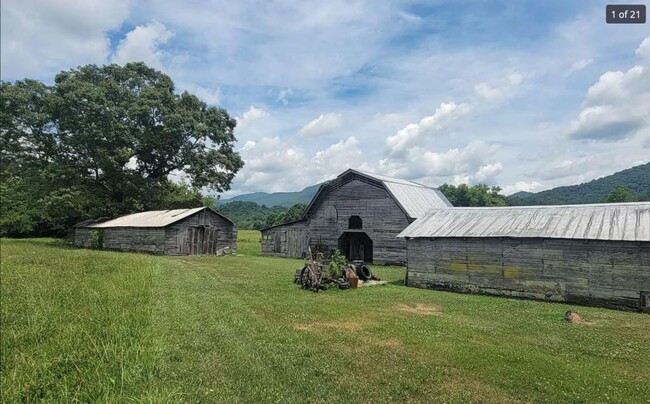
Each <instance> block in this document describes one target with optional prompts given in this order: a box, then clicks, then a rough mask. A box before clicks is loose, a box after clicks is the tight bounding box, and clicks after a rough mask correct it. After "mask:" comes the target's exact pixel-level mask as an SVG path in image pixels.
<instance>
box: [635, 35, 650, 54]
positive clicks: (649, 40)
mask: <svg viewBox="0 0 650 404" xmlns="http://www.w3.org/2000/svg"><path fill="white" fill-rule="evenodd" d="M635 53H636V54H637V55H639V56H641V57H642V58H650V35H649V36H648V37H646V38H645V39H644V40H643V41H642V42H641V44H640V45H639V47H638V48H636V51H635Z"/></svg>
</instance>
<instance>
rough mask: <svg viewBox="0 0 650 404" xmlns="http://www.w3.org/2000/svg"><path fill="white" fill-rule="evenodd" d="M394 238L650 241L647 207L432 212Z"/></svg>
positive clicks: (649, 207) (649, 205) (649, 209)
mask: <svg viewBox="0 0 650 404" xmlns="http://www.w3.org/2000/svg"><path fill="white" fill-rule="evenodd" d="M397 237H408V238H417V237H539V238H568V239H586V240H622V241H650V202H638V203H616V204H613V203H611V204H595V205H564V206H510V207H498V208H497V207H494V208H447V209H432V210H430V211H429V212H427V213H426V214H425V215H424V216H422V217H421V218H419V219H418V220H416V221H415V222H413V223H411V225H410V226H408V227H407V228H406V229H404V230H403V231H402V232H401V233H400V234H399V235H398V236H397Z"/></svg>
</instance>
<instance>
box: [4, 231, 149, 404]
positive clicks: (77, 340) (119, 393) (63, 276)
mask: <svg viewBox="0 0 650 404" xmlns="http://www.w3.org/2000/svg"><path fill="white" fill-rule="evenodd" d="M1 246H2V270H1V274H0V275H1V282H2V283H1V292H2V294H1V307H2V309H1V322H2V323H1V325H2V343H1V360H0V374H1V376H2V377H1V379H2V380H1V383H2V399H3V401H4V402H15V401H23V402H32V401H39V400H47V401H53V402H70V401H73V400H78V401H86V402H89V401H122V400H125V399H128V398H132V397H141V396H142V395H143V393H146V391H147V389H148V386H149V384H150V383H151V381H152V380H153V379H154V377H155V373H156V369H157V364H158V361H159V358H160V355H161V341H160V339H159V337H158V336H156V335H154V334H152V332H151V328H150V325H151V312H152V290H153V283H154V276H155V275H154V272H155V263H156V259H155V258H154V257H151V256H147V255H139V254H121V253H116V252H104V251H92V250H79V249H73V248H67V247H65V246H62V245H61V244H60V243H58V242H54V241H42V240H41V241H35V240H20V241H16V240H11V241H7V240H3V241H2V245H1Z"/></svg>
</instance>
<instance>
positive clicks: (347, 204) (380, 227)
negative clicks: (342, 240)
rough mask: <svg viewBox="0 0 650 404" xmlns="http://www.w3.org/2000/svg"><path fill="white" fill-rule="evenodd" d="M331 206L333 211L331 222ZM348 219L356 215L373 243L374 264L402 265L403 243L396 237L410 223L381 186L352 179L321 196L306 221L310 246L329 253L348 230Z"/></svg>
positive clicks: (404, 245) (404, 251) (404, 249)
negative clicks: (333, 217)
mask: <svg viewBox="0 0 650 404" xmlns="http://www.w3.org/2000/svg"><path fill="white" fill-rule="evenodd" d="M330 207H334V208H335V209H336V212H337V214H336V217H335V219H336V220H332V215H331V213H330V214H328V212H331V209H329V208H330ZM351 216H359V217H360V218H361V220H362V229H361V231H363V232H364V233H366V234H367V235H368V237H370V239H371V240H372V242H373V250H374V251H373V258H374V262H375V263H405V262H406V242H405V241H404V240H403V239H398V238H396V237H397V235H398V234H399V233H400V232H401V231H402V230H403V229H404V228H406V226H408V225H409V220H408V218H407V217H406V215H405V214H404V212H403V211H402V210H401V208H400V207H399V206H398V205H397V204H396V203H395V201H394V200H393V198H392V197H391V196H390V195H389V194H388V192H386V190H385V189H384V188H383V186H376V185H372V184H369V183H367V182H363V181H359V180H356V179H355V180H352V181H349V182H347V183H345V184H343V185H342V186H340V187H338V188H336V189H334V190H332V191H331V192H329V193H328V194H327V195H324V197H323V200H322V202H321V203H320V204H319V206H318V207H317V209H316V210H315V211H314V212H313V213H312V216H311V217H310V218H309V233H310V244H311V246H312V247H315V246H316V245H319V246H322V248H323V249H326V250H330V249H336V248H338V239H339V237H341V235H342V234H343V233H344V232H346V231H348V225H349V219H350V217H351Z"/></svg>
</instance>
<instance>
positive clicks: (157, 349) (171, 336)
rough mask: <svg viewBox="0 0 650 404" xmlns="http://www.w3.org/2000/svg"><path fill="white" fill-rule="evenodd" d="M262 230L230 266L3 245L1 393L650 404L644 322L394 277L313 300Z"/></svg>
mask: <svg viewBox="0 0 650 404" xmlns="http://www.w3.org/2000/svg"><path fill="white" fill-rule="evenodd" d="M256 237H259V233H252V232H250V233H249V232H240V240H239V248H238V253H239V254H241V255H240V256H227V257H153V256H147V255H141V254H130V253H112V252H101V251H91V250H77V249H71V248H67V247H65V246H61V245H59V244H56V243H51V242H45V243H44V242H38V243H37V242H30V241H14V240H5V241H3V243H2V312H1V313H2V365H1V366H2V367H1V368H0V371H1V374H0V376H1V378H2V396H3V400H5V401H7V402H12V401H20V400H23V401H27V400H28V399H29V401H35V400H39V399H45V400H49V401H72V400H79V401H98V400H99V401H127V400H129V399H132V400H136V401H161V400H162V401H164V400H168V401H174V402H176V401H186V402H199V401H201V402H269V401H274V402H307V401H309V402H387V401H415V402H459V403H460V402H518V401H522V402H530V401H536V402H538V401H539V402H602V401H613V402H639V401H643V400H645V399H647V397H650V375H649V374H648V372H647V364H648V363H649V362H650V316H648V315H647V314H638V313H627V312H619V311H612V310H606V309H598V308H586V307H578V308H576V307H573V306H569V305H563V304H553V303H543V302H533V301H525V300H513V299H504V298H497V297H485V296H472V295H463V294H454V293H445V292H436V291H429V290H419V289H413V288H407V287H404V286H401V280H402V279H403V277H404V269H403V268H395V267H379V266H376V267H373V270H374V271H375V272H376V273H377V275H378V276H379V277H381V278H382V279H385V280H388V281H389V282H390V283H389V285H387V286H376V287H369V288H361V289H358V290H348V291H339V290H332V291H328V292H326V293H319V294H316V293H311V292H306V291H303V290H300V289H299V288H297V287H296V286H295V285H293V284H292V282H291V281H292V277H293V273H294V270H295V269H296V268H298V267H300V266H301V265H302V262H301V261H300V260H288V259H281V258H271V257H261V256H257V255H258V254H259V253H258V251H259V250H258V248H259V247H256V246H255V243H257V241H255V240H257V239H256ZM246 240H248V241H246ZM256 251H257V252H256ZM568 309H576V310H577V311H578V312H579V313H580V314H581V315H582V317H583V318H584V319H585V320H587V321H590V322H591V323H592V324H591V325H571V324H567V323H566V322H565V321H564V320H563V314H564V312H565V311H566V310H568Z"/></svg>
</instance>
